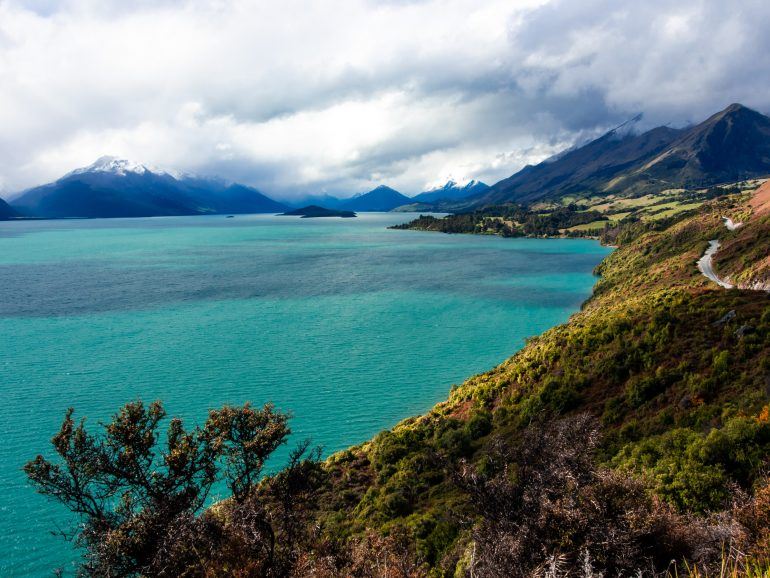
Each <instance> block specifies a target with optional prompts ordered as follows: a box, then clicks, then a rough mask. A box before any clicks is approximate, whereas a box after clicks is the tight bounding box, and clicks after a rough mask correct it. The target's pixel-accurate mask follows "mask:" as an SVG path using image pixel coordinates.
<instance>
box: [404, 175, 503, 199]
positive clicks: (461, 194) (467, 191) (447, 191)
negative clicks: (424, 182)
mask: <svg viewBox="0 0 770 578" xmlns="http://www.w3.org/2000/svg"><path fill="white" fill-rule="evenodd" d="M487 189H489V185H487V184H484V183H482V182H480V181H470V182H468V183H467V184H465V185H458V184H457V183H456V182H455V181H452V180H450V181H449V182H447V183H446V184H445V185H444V186H442V187H436V188H434V189H429V190H427V191H425V192H424V193H420V194H419V195H416V196H414V197H412V198H411V199H409V201H410V202H411V203H435V202H438V201H458V200H460V199H466V198H468V197H471V196H474V195H480V194H482V193H484V192H485V191H486V190H487Z"/></svg>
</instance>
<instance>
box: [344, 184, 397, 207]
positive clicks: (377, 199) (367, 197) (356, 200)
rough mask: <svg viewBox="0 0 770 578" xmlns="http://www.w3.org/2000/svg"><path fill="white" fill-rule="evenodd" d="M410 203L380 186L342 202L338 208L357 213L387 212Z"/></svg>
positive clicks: (395, 192) (394, 191)
mask: <svg viewBox="0 0 770 578" xmlns="http://www.w3.org/2000/svg"><path fill="white" fill-rule="evenodd" d="M410 202H411V199H410V198H409V197H407V196H406V195H402V194H401V193H399V192H398V191H396V190H393V189H391V188H390V187H386V186H385V185H380V186H379V187H377V188H376V189H372V190H371V191H369V192H368V193H363V194H361V195H358V196H355V197H353V198H351V199H348V200H346V201H343V202H342V203H341V204H340V205H339V208H340V209H344V210H348V211H359V212H387V211H390V210H392V209H395V208H396V207H400V206H401V205H406V204H407V203H410Z"/></svg>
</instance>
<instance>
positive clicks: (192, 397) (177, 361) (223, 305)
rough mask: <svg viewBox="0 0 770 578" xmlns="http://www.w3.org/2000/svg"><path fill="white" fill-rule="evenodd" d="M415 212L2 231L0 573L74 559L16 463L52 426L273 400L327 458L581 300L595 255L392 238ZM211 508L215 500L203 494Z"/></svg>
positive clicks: (598, 250)
mask: <svg viewBox="0 0 770 578" xmlns="http://www.w3.org/2000/svg"><path fill="white" fill-rule="evenodd" d="M414 217H415V215H410V214H398V213H382V214H378V213H370V214H367V213H364V214H361V215H360V216H359V217H358V218H356V219H336V218H335V219H299V218H296V217H278V216H272V215H243V216H242V215H238V216H236V217H235V218H231V219H227V218H225V217H224V216H202V217H170V218H151V219H110V220H73V221H30V222H5V223H0V352H2V356H1V357H0V371H1V372H2V373H0V398H1V399H2V404H0V433H2V444H0V490H1V491H2V495H3V501H2V504H1V505H0V575H2V576H49V575H51V570H52V569H53V568H55V567H57V566H65V565H67V564H68V563H69V564H70V566H68V567H67V568H71V562H72V560H73V559H75V556H76V555H75V554H74V553H73V550H72V548H71V547H70V546H69V545H68V544H67V543H66V542H65V541H63V540H61V539H60V538H56V537H54V536H52V535H50V533H49V531H50V530H54V529H55V528H56V527H57V525H59V526H62V527H67V524H68V522H70V521H71V518H70V516H69V515H68V513H67V512H66V511H65V510H63V508H62V507H61V506H59V505H57V504H54V503H52V502H50V501H48V500H47V499H45V498H43V497H42V496H39V495H37V494H36V493H35V492H34V490H33V489H32V488H31V487H30V486H29V485H27V484H26V481H25V478H24V475H23V473H22V472H21V467H22V466H23V464H24V463H25V462H26V461H28V460H29V459H32V458H33V457H34V456H35V455H36V454H37V453H41V452H42V453H44V454H45V455H47V456H50V455H51V450H50V444H49V440H50V438H51V436H52V435H53V434H54V433H55V432H56V431H57V430H58V426H59V425H60V423H61V420H62V417H63V415H64V412H65V410H66V409H67V408H68V407H70V406H72V407H74V408H75V411H76V414H75V415H76V417H78V416H87V417H88V422H89V423H90V424H91V425H92V426H94V425H96V424H97V423H98V422H99V421H100V420H106V419H109V417H110V416H111V415H112V414H113V413H114V412H115V411H116V410H117V409H118V408H119V407H120V406H121V405H122V404H124V403H125V402H127V401H130V400H134V399H138V398H140V399H143V400H145V401H152V400H155V399H161V400H163V402H164V404H165V407H166V409H167V410H168V412H169V414H171V415H175V416H180V417H182V418H184V419H185V420H186V422H187V423H189V424H191V423H193V422H196V421H197V422H200V421H202V420H203V419H205V416H206V414H207V411H208V410H209V409H210V408H213V407H219V406H221V405H222V404H225V403H232V404H241V403H243V402H245V401H251V402H253V403H254V404H259V405H261V404H263V403H265V402H267V401H272V402H274V403H275V404H276V406H277V407H278V408H279V409H281V410H285V411H290V412H291V413H292V414H293V416H294V417H293V419H292V421H291V426H292V429H293V431H294V439H295V440H299V439H304V438H306V437H311V438H312V439H313V440H314V442H316V443H317V444H321V445H322V446H323V447H324V449H325V453H326V454H328V453H330V452H334V451H336V450H339V449H342V448H345V447H347V446H349V445H352V444H355V443H358V442H361V441H363V440H366V439H367V438H369V437H371V436H372V435H373V434H375V433H377V432H378V431H380V430H382V429H384V428H388V427H391V426H393V425H394V424H396V423H397V422H398V421H400V420H401V419H403V418H406V417H409V416H411V415H414V414H418V413H420V412H424V411H426V410H427V409H429V408H430V407H431V406H432V405H433V404H435V403H436V402H438V401H441V400H443V399H445V398H446V397H447V394H448V391H449V388H450V387H451V386H452V384H456V383H460V382H462V381H463V380H464V379H465V378H467V377H469V376H471V375H472V374H475V373H479V372H481V371H484V370H487V369H490V368H491V367H493V366H494V365H496V364H498V363H500V362H501V361H503V360H504V359H505V358H507V357H508V356H510V355H511V354H512V353H513V352H514V351H516V350H517V349H519V348H520V347H521V346H522V345H523V344H524V342H525V339H526V338H527V337H530V336H533V335H537V334H539V333H541V332H543V331H544V330H546V329H548V328H550V327H552V326H554V325H556V324H559V323H562V322H564V321H566V320H567V319H568V317H569V316H570V314H571V313H573V312H575V311H577V310H578V309H579V307H580V304H581V303H582V302H583V301H584V300H585V299H586V298H587V297H588V296H589V294H590V292H591V287H592V285H593V284H594V282H595V278H594V276H593V275H592V270H593V268H594V266H596V265H597V264H598V263H599V262H600V261H601V259H602V258H603V257H604V256H605V255H607V254H608V253H609V249H607V248H604V247H601V246H600V245H599V244H598V243H597V242H595V241H590V240H567V239H503V238H499V237H488V236H470V235H443V234H439V233H425V232H417V231H396V230H389V229H387V226H389V225H392V224H396V223H402V222H406V221H407V220H411V219H412V218H414ZM215 497H216V496H215Z"/></svg>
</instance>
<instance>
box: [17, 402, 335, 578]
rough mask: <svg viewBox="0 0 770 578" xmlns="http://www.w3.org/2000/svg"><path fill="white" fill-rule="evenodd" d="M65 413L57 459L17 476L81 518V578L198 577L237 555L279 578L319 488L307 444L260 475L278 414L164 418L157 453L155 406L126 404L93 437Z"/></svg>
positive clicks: (281, 427)
mask: <svg viewBox="0 0 770 578" xmlns="http://www.w3.org/2000/svg"><path fill="white" fill-rule="evenodd" d="M73 413H74V412H73V410H72V409H70V410H68V411H67V413H66V416H65V418H64V421H63V423H62V426H61V429H60V430H59V432H58V433H57V434H56V435H55V436H54V438H53V439H52V443H53V446H54V449H55V451H56V453H57V454H58V456H59V460H58V461H56V462H54V461H50V460H48V459H46V458H45V457H43V456H41V455H39V456H37V457H36V458H35V459H34V460H32V461H30V462H29V463H28V464H26V466H25V468H24V469H25V472H26V474H27V476H28V477H29V479H30V481H31V482H32V483H33V484H34V485H35V486H37V489H38V491H39V492H41V493H42V494H45V495H48V496H50V497H52V498H54V499H55V500H58V501H59V502H61V503H63V504H64V505H65V506H67V507H68V508H69V509H70V510H71V511H72V512H74V513H75V514H77V515H78V517H79V519H80V522H81V523H80V525H79V530H78V531H77V532H76V534H75V536H74V538H75V540H76V543H77V544H78V545H79V546H80V547H82V548H84V550H85V558H84V563H83V565H82V568H81V570H82V573H83V574H86V575H99V576H134V575H138V574H142V575H152V576H179V575H188V576H196V575H203V574H205V568H207V567H209V568H211V567H216V566H217V565H219V566H220V567H221V565H222V564H225V563H227V564H230V567H232V564H231V562H232V561H231V560H230V561H227V562H225V561H224V560H223V557H227V556H231V557H234V554H233V553H234V552H236V551H237V552H239V554H238V556H235V557H236V558H237V559H238V560H240V561H241V562H243V564H245V565H248V566H249V567H250V568H252V569H253V568H256V567H258V568H259V574H258V575H263V576H281V575H286V573H287V572H288V570H286V566H287V564H288V563H290V562H291V560H292V559H293V558H292V556H291V555H287V554H286V552H292V551H294V550H296V549H297V548H298V547H297V544H296V541H297V540H300V539H301V538H302V537H303V534H302V532H301V530H300V529H299V528H298V526H301V520H303V519H304V518H303V515H301V514H300V513H299V512H298V511H295V510H299V509H301V508H305V507H309V504H311V503H312V500H311V496H312V494H313V492H314V489H315V488H316V487H317V485H318V483H319V480H320V477H319V476H320V468H319V467H318V458H319V453H318V451H317V450H316V451H312V452H309V451H308V448H309V443H307V442H306V443H304V444H303V445H301V446H300V447H299V448H298V449H297V450H296V451H294V452H292V453H291V456H290V460H289V466H288V467H287V468H286V469H285V470H284V471H282V472H280V473H279V474H277V475H275V476H273V477H264V476H263V468H264V464H265V461H266V460H267V459H268V457H269V456H270V455H271V454H272V453H273V452H274V451H275V450H276V448H278V447H279V446H280V445H282V444H283V443H285V442H286V438H287V437H288V435H289V433H290V430H289V428H288V416H287V415H286V414H282V413H280V412H276V411H275V409H274V408H273V406H272V405H266V406H265V407H263V408H262V409H258V410H257V409H253V408H252V407H251V406H250V405H249V404H246V405H244V406H242V407H229V406H226V407H224V408H222V409H220V410H215V411H212V412H211V413H210V415H209V418H208V420H207V421H206V423H205V424H204V426H203V427H196V428H194V429H192V430H186V429H185V428H184V427H183V425H182V422H181V420H179V419H171V420H170V421H169V422H168V427H167V431H166V436H165V441H164V443H160V437H161V436H160V433H159V432H160V428H161V424H162V422H163V421H164V420H165V418H166V412H165V411H164V409H163V407H162V405H161V404H160V403H159V402H155V403H152V404H150V405H149V406H145V405H144V404H143V403H142V402H140V401H139V402H134V403H129V404H127V405H126V406H125V407H124V408H123V409H122V410H121V411H120V412H119V413H118V414H117V415H115V416H114V417H113V419H112V421H111V422H110V423H108V424H106V425H104V426H103V432H102V433H101V435H93V434H91V433H89V432H88V431H87V430H86V426H85V420H81V421H80V423H77V424H76V423H75V420H74V419H73ZM219 480H224V481H225V483H226V484H227V486H228V487H229V488H230V489H231V491H232V492H233V500H231V501H230V502H226V503H224V504H220V505H218V507H217V508H215V510H216V512H212V510H210V509H204V507H205V505H206V499H207V497H208V495H209V492H210V490H211V488H212V486H213V485H214V484H215V483H216V482H217V481H219ZM277 508H280V509H279V510H278V511H280V513H281V514H280V515H278V516H276V515H275V512H276V511H277ZM287 513H290V514H291V515H287ZM276 535H280V537H281V540H282V543H281V549H280V550H281V552H280V555H279V554H277V552H276ZM287 561H288V562H287ZM247 574H248V575H251V570H248V571H247Z"/></svg>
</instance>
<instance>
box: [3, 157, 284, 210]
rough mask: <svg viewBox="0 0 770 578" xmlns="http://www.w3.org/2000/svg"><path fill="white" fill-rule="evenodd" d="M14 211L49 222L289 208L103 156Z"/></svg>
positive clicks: (248, 190)
mask: <svg viewBox="0 0 770 578" xmlns="http://www.w3.org/2000/svg"><path fill="white" fill-rule="evenodd" d="M12 206H13V208H14V209H16V210H17V211H18V212H19V213H21V214H24V215H27V216H34V217H46V218H71V217H87V218H94V217H154V216H171V215H201V214H220V213H272V212H279V211H283V210H285V209H286V206H285V205H283V204H281V203H278V202H276V201H273V200H272V199H270V198H268V197H266V196H265V195H263V194H262V193H260V192H259V191H258V190H256V189H254V188H252V187H247V186H244V185H240V184H237V183H230V182H227V181H224V180H221V179H214V178H204V177H197V176H190V175H180V176H175V175H172V174H170V173H167V172H163V171H158V170H153V169H150V168H147V167H145V166H144V165H138V164H134V163H131V162H129V161H125V160H121V159H116V158H113V157H102V158H100V159H99V160H97V161H96V162H95V163H94V164H92V165H90V166H88V167H85V168H82V169H77V170H75V171H72V172H71V173H69V174H67V175H65V176H64V177H62V178H60V179H58V180H57V181H55V182H53V183H49V184H47V185H42V186H39V187H35V188H33V189H29V190H27V191H24V192H23V193H22V194H21V195H19V196H18V197H17V198H15V199H14V200H13V202H12Z"/></svg>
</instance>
